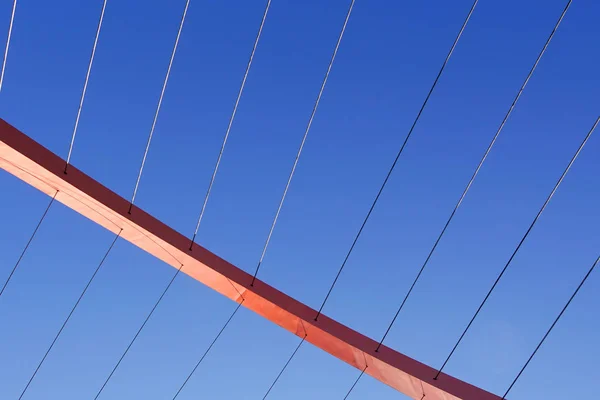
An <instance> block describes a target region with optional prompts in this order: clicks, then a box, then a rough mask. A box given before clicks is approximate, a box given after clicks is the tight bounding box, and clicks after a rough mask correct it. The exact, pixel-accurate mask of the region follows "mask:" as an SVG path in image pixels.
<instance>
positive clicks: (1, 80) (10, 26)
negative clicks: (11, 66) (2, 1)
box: [0, 0, 17, 90]
mask: <svg viewBox="0 0 600 400" xmlns="http://www.w3.org/2000/svg"><path fill="white" fill-rule="evenodd" d="M16 11H17V0H14V1H13V6H12V13H11V14H10V22H9V24H8V36H7V37H6V46H5V47H4V59H3V60H2V71H0V90H2V84H3V83H4V72H5V71H6V61H7V60H8V48H9V47H10V38H11V36H12V30H13V24H14V22H15V12H16Z"/></svg>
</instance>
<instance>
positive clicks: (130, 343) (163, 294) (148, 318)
mask: <svg viewBox="0 0 600 400" xmlns="http://www.w3.org/2000/svg"><path fill="white" fill-rule="evenodd" d="M182 268H183V264H182V265H181V266H180V267H179V269H178V270H177V272H175V274H173V277H172V278H171V280H170V281H169V284H168V285H167V286H166V287H165V289H164V290H163V292H162V293H161V295H160V297H159V298H158V300H157V301H156V303H155V304H154V307H152V310H150V313H149V314H148V316H146V319H145V320H144V322H143V323H142V326H140V328H139V329H138V331H137V332H136V334H135V335H134V336H133V339H131V342H129V345H128V346H127V348H126V349H125V351H124V352H123V354H121V357H120V358H119V361H117V363H116V364H115V366H114V367H113V369H112V371H111V372H110V374H109V375H108V377H107V378H106V380H105V381H104V383H103V384H102V387H101V388H100V390H99V391H98V393H96V396H95V397H94V400H97V399H98V397H100V395H101V394H102V391H103V390H104V388H105V387H106V385H107V384H108V382H109V381H110V379H111V378H112V376H113V375H114V373H115V371H116V370H117V368H119V365H121V361H123V359H124V358H125V356H126V355H127V353H128V352H129V349H131V346H133V344H134V343H135V341H136V340H137V338H138V336H139V335H140V333H141V332H142V330H143V329H144V327H145V326H146V323H147V322H148V320H150V317H152V314H154V311H155V310H156V308H157V307H158V305H159V304H160V302H161V301H162V299H163V297H164V296H165V294H166V293H167V291H168V290H169V288H170V287H171V285H172V284H173V281H174V280H175V278H177V275H179V273H180V272H181V269H182Z"/></svg>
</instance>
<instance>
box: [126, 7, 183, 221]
mask: <svg viewBox="0 0 600 400" xmlns="http://www.w3.org/2000/svg"><path fill="white" fill-rule="evenodd" d="M189 6H190V0H186V2H185V8H184V9H183V15H182V16H181V22H180V23H179V30H178V31H177V37H176V39H175V45H174V46H173V51H172V52H171V59H170V60H169V66H168V67H167V73H166V75H165V80H164V82H163V86H162V90H161V91H160V97H159V98H158V104H157V106H156V112H155V113H154V119H153V121H152V127H151V128H150V133H149V135H148V141H147V142H146V149H145V150H144V156H143V157H142V164H141V165H140V171H139V173H138V177H137V180H136V181H135V187H134V188H133V195H132V196H131V202H130V204H129V212H130V213H131V208H132V207H133V202H134V201H135V196H136V195H137V191H138V187H139V185H140V180H141V179H142V172H143V171H144V166H145V165H146V158H147V157H148V151H149V150H150V143H151V142H152V136H153V135H154V129H155V128H156V122H157V120H158V114H159V113H160V107H161V106H162V101H163V98H164V96H165V91H166V89H167V83H168V82H169V76H170V75H171V68H172V67H173V60H174V59H175V53H176V52H177V47H178V46H179V38H180V37H181V31H182V30H183V24H184V23H185V17H186V16H187V11H188V8H189Z"/></svg>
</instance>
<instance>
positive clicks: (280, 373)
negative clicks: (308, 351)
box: [262, 333, 306, 400]
mask: <svg viewBox="0 0 600 400" xmlns="http://www.w3.org/2000/svg"><path fill="white" fill-rule="evenodd" d="M305 340H306V333H305V334H304V337H303V338H302V340H301V341H300V343H298V346H296V349H295V350H294V352H293V353H292V355H291V356H290V358H288V360H287V361H286V363H285V365H284V366H283V368H282V369H281V371H279V373H278V374H277V377H276V378H275V380H274V381H273V383H271V386H270V387H269V390H267V393H265V395H264V396H263V398H262V400H265V399H266V398H267V396H268V395H269V393H271V390H273V388H274V387H275V384H276V383H277V381H278V380H279V378H281V375H283V373H284V372H285V370H286V368H287V367H288V365H290V362H291V361H292V360H293V359H294V357H295V356H296V353H297V352H298V350H300V346H302V344H303V343H304V341H305Z"/></svg>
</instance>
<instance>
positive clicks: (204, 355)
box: [173, 299, 244, 400]
mask: <svg viewBox="0 0 600 400" xmlns="http://www.w3.org/2000/svg"><path fill="white" fill-rule="evenodd" d="M243 303H244V300H243V299H242V301H241V302H240V303H238V305H237V307H236V308H235V310H234V311H233V313H232V314H231V316H230V317H229V319H227V322H225V325H223V327H222V328H221V330H220V331H219V333H218V334H217V336H215V338H214V339H213V341H212V343H211V344H210V346H208V348H207V349H206V351H205V352H204V354H202V357H200V360H198V362H197V363H196V365H195V366H194V368H193V369H192V371H191V372H190V374H189V375H188V376H187V378H185V381H183V384H182V385H181V386H180V387H179V390H177V393H175V396H173V400H175V399H176V398H177V396H179V393H181V391H182V390H183V388H184V387H185V385H187V383H188V381H189V380H190V378H191V377H192V375H194V373H195V372H196V370H197V369H198V367H199V366H200V364H202V361H204V358H206V356H207V355H208V353H209V352H210V350H211V349H212V347H213V346H214V345H215V343H216V342H217V340H219V337H221V334H222V333H223V331H225V329H226V328H227V326H228V325H229V323H230V322H231V320H232V319H233V317H235V314H237V312H238V310H239V309H240V307H241V305H242V304H243Z"/></svg>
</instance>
